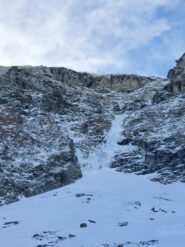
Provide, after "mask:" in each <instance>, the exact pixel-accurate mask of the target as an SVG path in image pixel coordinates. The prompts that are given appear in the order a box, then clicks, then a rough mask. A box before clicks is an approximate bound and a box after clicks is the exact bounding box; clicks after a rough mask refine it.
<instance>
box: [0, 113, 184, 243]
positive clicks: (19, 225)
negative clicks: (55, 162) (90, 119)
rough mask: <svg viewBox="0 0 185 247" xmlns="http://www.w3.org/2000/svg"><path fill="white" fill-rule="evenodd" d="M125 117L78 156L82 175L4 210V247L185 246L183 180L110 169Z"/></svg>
mask: <svg viewBox="0 0 185 247" xmlns="http://www.w3.org/2000/svg"><path fill="white" fill-rule="evenodd" d="M123 120H124V116H117V117H116V118H115V119H114V120H113V123H112V128H111V130H110V132H109V133H108V134H107V137H106V143H104V144H102V145H101V146H99V147H97V149H96V150H94V152H92V153H91V154H90V156H89V157H88V158H87V159H86V160H85V158H83V157H82V156H79V159H80V160H79V162H80V163H81V164H82V165H83V166H85V167H86V169H85V167H83V178H82V179H80V180H78V181H76V182H75V183H74V184H71V185H68V186H66V187H63V188H61V189H57V190H53V191H50V192H47V193H45V194H41V195H38V196H35V197H31V198H26V199H22V200H21V201H19V202H16V203H13V204H10V205H7V206H4V207H2V208H1V209H0V246H2V247H46V246H55V247H61V246H64V247H82V246H83V247H99V246H106V247H108V246H111V247H112V246H120V247H121V246H129V247H134V246H160V247H184V246H185V203H184V202H185V192H184V184H182V183H174V184H170V185H163V184H159V183H154V182H151V181H150V180H149V179H148V177H147V176H137V175H135V174H124V173H119V172H116V171H114V170H113V169H109V168H108V164H109V162H110V161H111V159H112V158H113V156H114V154H115V153H119V152H121V150H120V146H119V145H117V141H118V140H119V138H120V131H121V123H122V121H123ZM128 148H132V147H131V146H129V147H128ZM122 151H123V150H122ZM150 176H151V175H150Z"/></svg>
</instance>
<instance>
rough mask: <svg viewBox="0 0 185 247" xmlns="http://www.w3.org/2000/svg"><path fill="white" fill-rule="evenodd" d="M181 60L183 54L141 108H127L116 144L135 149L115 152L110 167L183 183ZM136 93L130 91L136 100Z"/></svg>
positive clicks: (184, 105)
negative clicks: (120, 135) (131, 151)
mask: <svg viewBox="0 0 185 247" xmlns="http://www.w3.org/2000/svg"><path fill="white" fill-rule="evenodd" d="M184 59H185V56H184V55H183V56H182V57H181V58H180V59H179V60H178V61H177V66H176V67H175V68H174V69H173V70H171V71H170V72H169V73H168V78H169V79H170V81H169V82H168V81H166V85H164V86H163V87H162V88H161V90H156V92H155V93H154V94H150V97H151V101H148V103H147V104H146V105H145V107H144V108H140V109H139V108H138V107H137V108H135V111H130V112H128V111H127V114H128V116H127V119H126V121H125V123H123V136H124V137H123V141H120V145H127V144H128V143H129V145H133V146H134V147H135V150H136V151H134V153H130V152H128V153H123V154H122V155H119V156H118V157H116V159H115V161H113V163H112V167H116V169H117V170H119V171H124V172H137V174H146V173H155V174H156V175H155V176H154V177H153V178H152V180H154V181H159V182H162V183H171V182H174V181H182V182H185V135H184V133H185V97H184V86H183V85H184V78H185V77H184V71H185V63H184ZM178 85H180V86H178ZM158 89H159V88H158ZM152 90H154V84H153V86H152ZM142 91H143V89H142ZM136 93H137V96H136V95H135V94H136ZM140 93H141V92H139V91H135V92H134V95H135V97H136V98H138V100H140V99H141V98H142V97H141V94H140ZM130 96H131V95H130ZM144 98H145V97H144ZM149 102H150V103H149Z"/></svg>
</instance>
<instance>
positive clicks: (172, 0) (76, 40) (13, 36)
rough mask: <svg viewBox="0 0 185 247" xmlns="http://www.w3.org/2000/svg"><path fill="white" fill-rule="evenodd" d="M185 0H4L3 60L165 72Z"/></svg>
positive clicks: (178, 46)
mask: <svg viewBox="0 0 185 247" xmlns="http://www.w3.org/2000/svg"><path fill="white" fill-rule="evenodd" d="M183 52H185V0H0V64H1V65H28V64H29V65H48V66H63V67H67V68H71V69H75V70H78V71H89V72H93V73H139V74H144V75H149V74H152V75H161V76H165V75H166V73H167V71H168V69H169V68H170V67H173V66H174V64H175V63H174V61H175V59H177V58H178V57H179V56H180V55H181V54H182V53H183Z"/></svg>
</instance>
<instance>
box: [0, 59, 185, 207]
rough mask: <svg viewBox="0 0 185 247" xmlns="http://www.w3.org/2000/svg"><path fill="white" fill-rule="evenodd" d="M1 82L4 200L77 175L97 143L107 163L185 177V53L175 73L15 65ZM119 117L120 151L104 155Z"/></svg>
mask: <svg viewBox="0 0 185 247" xmlns="http://www.w3.org/2000/svg"><path fill="white" fill-rule="evenodd" d="M0 86H1V91H0V137H1V143H0V164H1V166H0V183H1V188H0V198H1V205H3V204H4V203H5V204H6V203H10V202H14V201H17V200H18V199H20V198H21V197H30V196H33V195H36V194H40V193H43V192H46V191H48V190H52V189H55V188H59V187H62V186H64V185H66V184H69V183H71V182H74V181H75V180H76V179H78V178H80V177H81V176H82V170H83V167H85V166H87V165H88V164H87V160H88V157H91V156H92V155H93V154H94V153H95V152H96V151H97V149H99V157H101V159H100V160H98V161H97V162H99V164H98V165H99V166H100V167H101V166H102V165H103V164H104V163H105V160H106V163H107V165H108V166H110V167H112V168H115V169H116V170H117V171H120V172H125V173H131V172H135V173H137V174H148V173H149V174H150V173H155V176H153V178H152V180H153V181H158V182H161V183H171V182H174V181H181V182H184V181H185V169H184V168H185V144H184V143H185V134H184V133H185V127H184V126H185V124H184V123H185V107H184V106H185V102H184V101H185V97H184V92H185V55H183V56H182V57H181V58H180V59H179V60H178V61H177V66H176V67H175V68H174V69H172V70H170V71H169V73H168V79H163V78H158V77H144V76H138V75H124V74H121V75H101V76H98V75H92V74H88V73H78V72H75V71H72V70H68V69H65V68H55V67H52V68H49V67H43V66H39V67H29V66H23V67H17V66H14V67H0ZM117 116H118V117H120V125H121V130H122V134H121V136H120V140H119V141H117V143H116V145H117V144H118V146H119V148H118V149H119V152H116V153H114V154H111V155H108V156H105V157H104V160H103V159H102V154H101V148H102V146H103V147H105V145H107V146H108V143H106V138H105V137H106V135H107V133H108V132H109V130H110V128H111V126H112V121H114V119H115V118H116V117H117ZM111 145H113V144H111ZM107 150H108V149H107ZM108 152H111V151H110V147H109V151H108ZM108 152H107V153H108ZM106 155H107V154H106ZM79 158H81V162H82V161H83V162H82V163H83V164H80V163H79ZM91 165H92V167H93V166H95V167H96V164H95V161H93V162H91Z"/></svg>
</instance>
